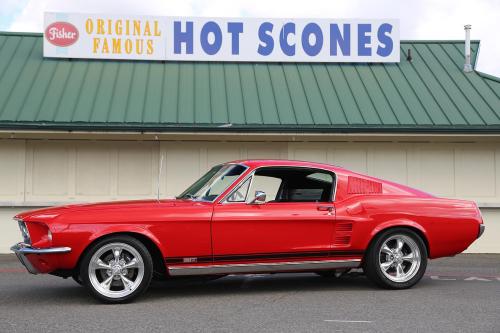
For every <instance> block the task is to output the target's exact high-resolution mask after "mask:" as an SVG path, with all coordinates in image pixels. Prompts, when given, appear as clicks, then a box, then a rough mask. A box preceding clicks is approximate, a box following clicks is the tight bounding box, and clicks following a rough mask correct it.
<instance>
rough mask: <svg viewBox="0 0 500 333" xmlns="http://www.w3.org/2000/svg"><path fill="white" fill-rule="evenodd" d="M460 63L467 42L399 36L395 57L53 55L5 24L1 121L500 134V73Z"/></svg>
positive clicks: (80, 126)
mask: <svg viewBox="0 0 500 333" xmlns="http://www.w3.org/2000/svg"><path fill="white" fill-rule="evenodd" d="M471 45H472V61H473V63H475V61H476V56H477V52H478V48H479V42H478V41H473V42H472V43H471ZM408 49H411V55H412V58H413V60H412V61H411V62H410V61H408V60H407V59H406V55H407V52H408ZM463 63H464V42H463V41H402V42H401V62H400V63H398V64H312V63H311V64H310V63H222V62H144V61H112V60H82V59H48V58H43V56H42V35H41V34H28V33H5V32H1V33H0V128H1V129H44V130H94V131H95V130H105V131H106V130H132V131H247V132H248V131H252V132H256V131H272V132H290V131H299V132H318V131H320V132H330V133H333V132H407V133H412V132H460V133H462V132H463V133H470V132H495V133H500V79H499V78H495V77H492V76H489V75H486V74H482V73H480V72H477V71H474V72H471V73H464V72H463Z"/></svg>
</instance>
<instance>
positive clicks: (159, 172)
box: [156, 154, 163, 203]
mask: <svg viewBox="0 0 500 333" xmlns="http://www.w3.org/2000/svg"><path fill="white" fill-rule="evenodd" d="M162 168H163V154H161V155H160V168H159V169H158V186H157V196H156V200H157V201H158V203H160V179H161V169H162Z"/></svg>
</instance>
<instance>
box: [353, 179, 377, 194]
mask: <svg viewBox="0 0 500 333" xmlns="http://www.w3.org/2000/svg"><path fill="white" fill-rule="evenodd" d="M347 193H348V194H373V193H382V183H380V182H376V181H373V180H368V179H363V178H358V177H349V178H348V180H347Z"/></svg>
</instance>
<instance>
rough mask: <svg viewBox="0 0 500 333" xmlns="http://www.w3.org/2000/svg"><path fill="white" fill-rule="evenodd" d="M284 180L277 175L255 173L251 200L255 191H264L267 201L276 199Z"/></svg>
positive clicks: (250, 194)
mask: <svg viewBox="0 0 500 333" xmlns="http://www.w3.org/2000/svg"><path fill="white" fill-rule="evenodd" d="M281 182H282V180H281V179H280V178H276V177H269V176H261V175H258V174H255V175H254V179H253V181H252V185H251V187H250V192H249V198H248V199H249V200H252V199H253V197H254V195H255V191H264V192H265V193H266V202H269V201H275V200H276V196H277V194H278V191H279V189H280V186H281Z"/></svg>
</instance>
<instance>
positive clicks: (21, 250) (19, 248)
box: [10, 243, 71, 274]
mask: <svg viewBox="0 0 500 333" xmlns="http://www.w3.org/2000/svg"><path fill="white" fill-rule="evenodd" d="M10 250H11V251H13V252H14V253H15V254H16V256H17V258H18V259H19V261H20V262H21V263H22V264H23V266H24V267H26V269H27V270H28V272H30V273H31V274H38V273H39V272H38V270H37V269H36V268H35V267H33V265H32V264H31V262H30V261H29V260H28V258H27V257H26V255H27V254H53V253H68V252H71V248H70V247H48V248H43V249H39V248H35V247H32V246H31V245H29V244H25V243H17V244H16V245H13V246H12V247H11V248H10Z"/></svg>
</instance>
